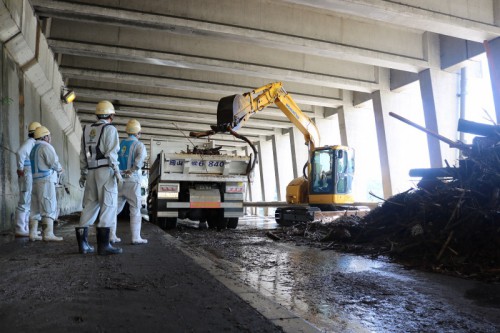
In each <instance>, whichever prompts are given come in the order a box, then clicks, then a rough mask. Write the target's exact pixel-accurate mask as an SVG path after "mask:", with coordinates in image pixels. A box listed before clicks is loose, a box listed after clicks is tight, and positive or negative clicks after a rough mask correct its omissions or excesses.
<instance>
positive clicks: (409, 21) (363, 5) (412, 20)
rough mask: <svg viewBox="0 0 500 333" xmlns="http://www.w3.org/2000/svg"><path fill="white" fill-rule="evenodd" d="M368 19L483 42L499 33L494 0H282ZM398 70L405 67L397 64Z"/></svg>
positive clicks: (499, 34) (499, 28) (497, 35)
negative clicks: (478, 1)
mask: <svg viewBox="0 0 500 333" xmlns="http://www.w3.org/2000/svg"><path fill="white" fill-rule="evenodd" d="M284 1H286V2H289V3H294V4H298V5H303V6H307V7H314V8H319V9H322V10H325V11H330V12H332V13H342V14H347V15H352V16H355V17H361V18H364V19H368V20H377V21H380V22H384V23H385V22H390V23H391V24H395V25H399V26H402V27H406V28H411V29H417V30H422V29H425V30H427V31H430V32H434V33H437V34H441V35H447V36H452V37H457V38H463V39H467V40H470V41H475V42H479V43H482V42H483V41H485V40H491V39H494V38H496V37H499V36H500V27H499V26H498V24H496V25H495V23H496V22H495V16H494V15H492V13H493V12H494V11H495V10H494V7H495V4H496V3H497V1H495V0H494V1H489V2H486V1H484V2H481V5H479V4H476V3H475V2H468V1H464V2H458V1H456V0H440V1H439V2H436V1H435V0H423V1H418V5H417V4H415V5H408V4H404V3H401V2H399V3H398V2H394V1H387V0H356V1H345V0H323V1H317V0H284ZM399 69H400V70H404V69H401V68H399Z"/></svg>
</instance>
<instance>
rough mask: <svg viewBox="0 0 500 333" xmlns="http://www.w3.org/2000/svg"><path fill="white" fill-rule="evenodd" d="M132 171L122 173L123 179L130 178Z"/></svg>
mask: <svg viewBox="0 0 500 333" xmlns="http://www.w3.org/2000/svg"><path fill="white" fill-rule="evenodd" d="M132 173H133V171H132V170H130V169H128V170H125V171H123V178H130V177H131V176H132Z"/></svg>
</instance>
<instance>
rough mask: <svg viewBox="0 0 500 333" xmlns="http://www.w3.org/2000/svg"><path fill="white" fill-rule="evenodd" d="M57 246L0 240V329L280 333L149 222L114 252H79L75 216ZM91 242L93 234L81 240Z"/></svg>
mask: <svg viewBox="0 0 500 333" xmlns="http://www.w3.org/2000/svg"><path fill="white" fill-rule="evenodd" d="M61 220H62V223H61V224H60V225H58V226H57V227H56V228H55V234H56V235H58V236H63V237H64V240H63V241H62V242H60V243H55V242H51V243H44V242H29V241H28V240H27V239H26V238H22V239H19V238H18V239H12V235H9V234H3V235H1V237H0V274H1V279H0V332H2V333H6V332H217V333H219V332H238V333H239V332H282V328H281V327H280V326H278V325H275V324H273V323H271V322H270V321H269V320H268V319H266V318H264V317H263V316H262V315H261V314H260V313H259V312H257V311H256V310H255V309H254V308H252V307H251V306H250V305H249V304H247V303H246V302H244V301H243V300H242V299H241V298H239V297H238V296H237V295H236V294H234V293H233V292H231V291H230V290H229V289H227V288H226V287H225V286H224V285H223V284H222V283H220V282H219V281H217V280H216V279H214V278H213V277H212V276H210V275H209V274H208V272H207V271H206V270H204V269H202V268H201V267H200V266H199V265H197V264H196V263H195V262H194V261H193V260H192V259H191V258H189V257H187V256H186V255H184V254H183V253H181V251H180V250H179V249H178V248H176V246H174V244H172V241H171V239H170V241H169V239H168V238H167V237H166V234H165V233H164V232H163V231H162V230H161V229H159V228H157V227H156V226H154V225H151V224H149V223H145V224H144V225H143V232H142V236H143V237H144V238H147V239H149V244H147V245H144V246H137V245H131V244H130V233H129V232H128V223H120V224H119V227H118V235H119V236H121V237H123V244H122V247H123V251H124V253H123V254H121V255H115V256H98V255H96V254H88V255H80V254H79V253H78V247H77V243H76V239H75V229H74V227H75V225H76V220H77V217H75V216H71V217H61ZM89 239H90V242H91V243H92V244H94V245H95V232H94V231H93V230H92V231H91V235H90V237H89Z"/></svg>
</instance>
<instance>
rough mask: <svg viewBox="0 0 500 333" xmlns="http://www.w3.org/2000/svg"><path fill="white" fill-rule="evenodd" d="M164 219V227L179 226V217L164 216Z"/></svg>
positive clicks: (172, 227)
mask: <svg viewBox="0 0 500 333" xmlns="http://www.w3.org/2000/svg"><path fill="white" fill-rule="evenodd" d="M162 220H163V221H164V223H163V224H164V227H163V229H167V230H168V229H175V228H176V227H177V217H164V218H162Z"/></svg>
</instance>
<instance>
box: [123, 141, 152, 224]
mask: <svg viewBox="0 0 500 333" xmlns="http://www.w3.org/2000/svg"><path fill="white" fill-rule="evenodd" d="M127 141H129V142H130V143H129V144H130V149H131V151H130V152H129V153H128V156H127V157H128V158H127V160H126V163H127V164H126V165H122V163H120V172H121V173H122V177H123V185H122V186H119V188H118V210H117V213H118V214H119V213H120V212H121V211H122V210H123V207H125V202H128V204H129V206H130V218H131V219H132V217H138V218H141V177H142V174H141V168H142V166H143V165H144V160H145V159H146V156H147V151H146V147H145V146H144V144H143V143H142V142H140V141H139V140H138V139H137V137H136V136H134V135H130V136H129V137H128V138H127V139H124V140H122V143H121V145H120V146H121V147H124V143H125V142H127ZM126 170H129V171H130V173H125V171H126Z"/></svg>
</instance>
